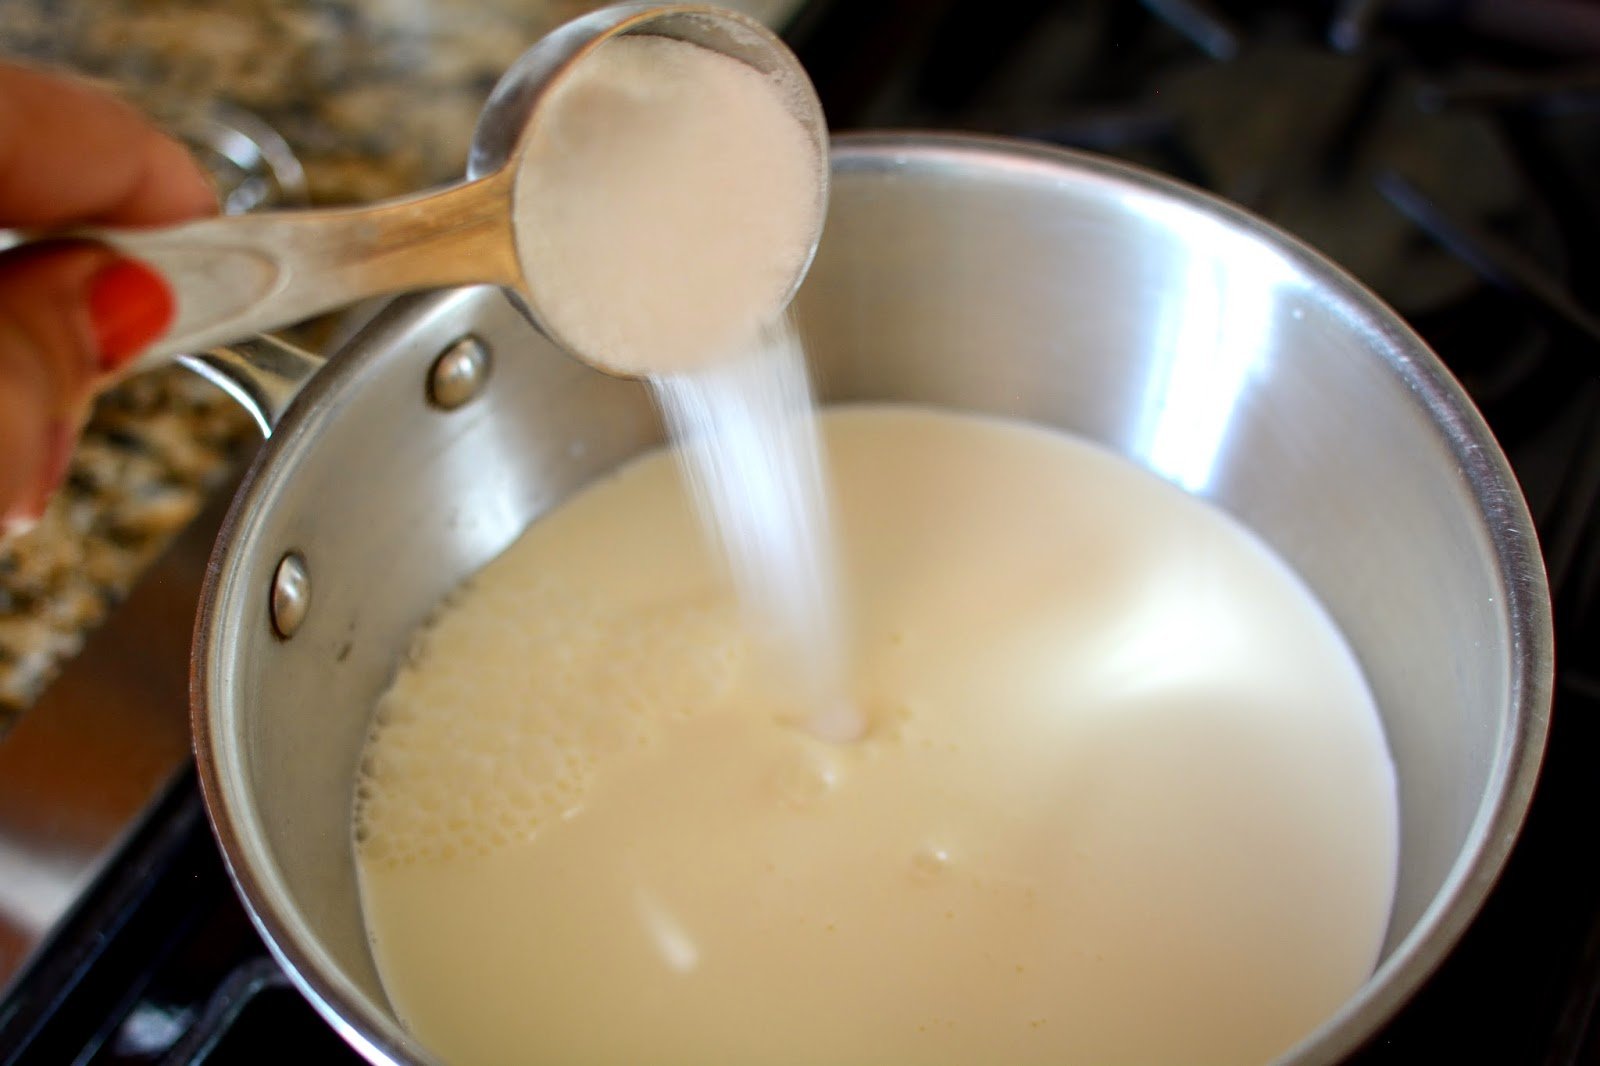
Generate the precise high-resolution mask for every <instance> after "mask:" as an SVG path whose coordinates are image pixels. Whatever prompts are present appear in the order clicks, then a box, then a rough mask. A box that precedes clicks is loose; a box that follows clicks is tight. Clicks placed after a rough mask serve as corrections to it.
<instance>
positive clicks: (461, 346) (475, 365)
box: [428, 337, 489, 411]
mask: <svg viewBox="0 0 1600 1066" xmlns="http://www.w3.org/2000/svg"><path fill="white" fill-rule="evenodd" d="M488 380H489V349H488V348H487V347H485V346H484V343H483V342H482V341H480V340H479V339H478V338H476V337H462V338H461V339H460V340H458V341H456V342H455V343H454V344H452V345H451V346H450V347H448V348H446V349H445V350H444V351H443V352H442V353H441V354H440V356H439V358H437V359H435V360H434V361H433V368H432V369H431V370H429V371H428V401H429V402H430V403H432V404H433V405H434V406H435V407H442V408H444V409H445V410H446V411H453V410H455V409H456V408H457V407H460V406H461V405H462V404H464V403H466V402H467V401H468V400H470V399H472V398H473V397H474V396H476V395H478V393H480V392H482V391H483V386H484V385H485V384H486V383H487V382H488Z"/></svg>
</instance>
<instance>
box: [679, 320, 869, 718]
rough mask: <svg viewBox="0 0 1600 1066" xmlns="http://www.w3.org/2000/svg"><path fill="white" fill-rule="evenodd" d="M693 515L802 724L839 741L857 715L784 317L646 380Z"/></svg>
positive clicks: (818, 480)
mask: <svg viewBox="0 0 1600 1066" xmlns="http://www.w3.org/2000/svg"><path fill="white" fill-rule="evenodd" d="M650 383H651V385H652V386H653V388H654V390H655V395H656V401H657V403H658V404H659V405H660V407H661V410H662V412H663V413H664V415H665V417H666V420H667V426H668V429H669V430H670V432H671V434H672V438H673V440H674V441H675V442H677V444H678V448H679V455H680V457H681V463H682V466H683V469H684V471H685V474H686V476H687V479H688V481H689V484H690V486H691V489H692V491H693V493H694V496H695V502H696V505H697V506H698V508H699V510H700V516H701V521H702V522H703V523H705V525H706V526H707V528H708V530H709V531H711V533H712V534H713V535H714V537H715V538H716V540H717V542H718V544H719V545H720V547H721V548H722V551H723V555H724V558H725V559H726V560H727V562H728V566H729V568H730V570H731V573H732V575H733V580H734V585H735V587H736V588H737V589H738V592H739V597H740V599H741V601H742V602H743V604H744V608H745V611H746V613H747V614H748V615H749V616H750V618H751V621H752V622H753V623H754V624H756V625H758V626H759V627H761V629H763V630H764V631H765V633H767V634H769V635H770V637H771V644H772V651H773V653H774V656H775V658H776V659H777V663H776V665H777V667H778V668H779V669H781V670H784V671H786V672H787V673H788V674H789V675H790V676H792V678H793V680H794V683H795V685H796V686H797V689H798V691H799V694H800V696H801V697H802V698H803V699H805V700H806V705H807V707H808V708H809V716H808V718H807V722H806V724H807V727H808V728H809V729H810V730H811V732H813V733H814V734H816V735H817V736H819V737H821V738H823V739H825V740H831V741H838V742H843V741H849V740H854V739H856V738H857V737H859V736H860V735H861V734H862V733H863V732H865V728H866V723H865V721H864V720H863V719H862V717H861V714H860V712H859V711H858V710H857V708H856V707H855V706H854V705H853V703H852V702H851V701H850V700H849V698H848V696H847V695H846V687H845V681H844V648H843V644H844V640H843V633H842V628H841V625H840V617H841V616H840V612H839V596H838V583H837V571H836V567H835V559H834V548H833V544H834V542H833V530H832V526H831V522H830V519H829V515H828V506H827V493H826V491H825V487H824V484H823V474H822V458H821V446H820V444H819V442H818V439H817V432H816V420H815V418H814V417H813V414H812V400H811V383H810V381H809V380H808V378H807V377H806V365H805V353H804V351H803V349H802V348H801V345H800V338H799V336H798V334H797V332H796V331H795V328H794V326H793V323H791V322H790V321H789V320H788V319H787V318H785V319H783V320H781V321H780V322H778V323H776V324H774V325H773V326H771V327H769V328H767V329H766V330H764V331H763V333H762V335H761V337H760V340H759V342H758V343H757V344H754V345H752V347H751V349H750V350H749V351H748V352H746V353H744V354H742V355H740V356H738V357H735V358H732V359H728V360H723V361H719V362H716V363H712V364H709V365H707V366H704V367H700V368H697V369H695V370H692V371H687V372H680V373H674V374H663V375H657V376H653V377H652V378H651V379H650Z"/></svg>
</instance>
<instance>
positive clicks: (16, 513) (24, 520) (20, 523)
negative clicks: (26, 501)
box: [0, 507, 43, 542]
mask: <svg viewBox="0 0 1600 1066" xmlns="http://www.w3.org/2000/svg"><path fill="white" fill-rule="evenodd" d="M42 517H43V515H42V514H38V513H35V512H34V511H30V510H24V509H23V508H21V507H18V508H16V509H14V510H11V511H8V512H6V516H5V517H4V518H0V542H4V541H6V540H9V539H11V538H12V537H20V536H23V535H25V534H27V533H29V532H31V531H32V530H33V527H34V526H36V525H38V524H39V519H40V518H42Z"/></svg>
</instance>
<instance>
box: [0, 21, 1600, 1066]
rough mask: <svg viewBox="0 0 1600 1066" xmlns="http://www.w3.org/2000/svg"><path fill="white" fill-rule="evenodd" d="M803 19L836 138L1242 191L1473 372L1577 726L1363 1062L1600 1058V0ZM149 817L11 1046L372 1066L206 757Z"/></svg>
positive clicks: (1472, 384)
mask: <svg viewBox="0 0 1600 1066" xmlns="http://www.w3.org/2000/svg"><path fill="white" fill-rule="evenodd" d="M789 38H790V40H791V42H792V43H793V44H794V46H795V48H796V50H797V51H798V52H799V54H800V56H801V58H802V59H803V60H804V61H805V63H806V65H807V67H808V69H809V70H810V71H811V73H812V76H813V78H814V79H815V81H816V83H817V86H818V90H819V92H820V94H821V96H822V98H823V102H824V105H825V107H826V108H827V110H828V113H829V115H830V117H831V120H832V122H833V125H834V127H835V128H836V129H851V128H864V127H873V128H881V127H921V128H947V129H966V130H980V131H987V132H993V133H1003V134H1012V135H1018V136H1025V137H1032V138H1036V139H1041V140H1045V141H1050V142H1054V143H1057V144H1062V145H1067V146H1071V147H1076V148H1084V149H1089V150H1093V151H1098V152H1103V153H1106V154H1109V155H1113V156H1117V157H1120V158H1123V159H1127V160H1130V161H1133V162H1136V163H1140V164H1142V165H1145V166H1149V167H1152V168H1155V169H1158V170H1161V171H1164V172H1167V173H1170V174H1173V175H1175V176H1177V177H1179V178H1182V179H1184V180H1186V181H1189V182H1191V183H1193V184H1196V185H1199V186H1202V187H1205V188H1208V189H1211V190H1213V191H1215V192H1218V193H1220V194H1221V195H1223V196H1226V197H1228V198H1230V199H1232V200H1235V201H1237V202H1239V203H1241V204H1244V205H1245V206H1246V207H1249V208H1250V209H1251V210H1253V211H1256V212H1257V213H1259V214H1261V215H1263V216H1265V217H1267V218H1269V219H1271V220H1273V221H1274V222H1277V223H1278V224H1280V225H1281V226H1283V227H1285V228H1286V229H1288V230H1290V231H1291V232H1294V233H1296V234H1298V235H1299V236H1301V237H1303V238H1304V239H1306V240H1307V241H1309V242H1310V243H1312V244H1314V245H1316V246H1317V247H1318V248H1320V249H1322V250H1323V251H1325V252H1326V253H1328V254H1329V255H1331V256H1332V257H1333V258H1335V259H1336V260H1338V261H1340V262H1341V263H1343V264H1344V265H1345V266H1346V267H1347V268H1348V269H1350V270H1351V271H1352V272H1353V273H1354V274H1356V275H1357V276H1358V277H1359V278H1360V279H1361V280H1362V281H1364V282H1365V283H1366V284H1367V285H1368V286H1370V287H1371V288H1373V289H1374V290H1375V291H1377V292H1378V293H1379V294H1380V295H1381V296H1382V297H1383V298H1384V299H1385V300H1387V301H1388V302H1389V303H1391V304H1392V305H1393V306H1394V307H1396V308H1397V309H1398V310H1399V311H1400V312H1401V313H1402V314H1403V315H1405V316H1406V318H1407V319H1408V320H1409V321H1410V322H1411V324H1412V325H1413V326H1414V327H1415V328H1416V329H1417V330H1418V332H1420V333H1421V334H1422V335H1423V336H1424V337H1425V338H1426V339H1427V340H1428V341H1429V343H1430V344H1431V345H1432V346H1433V348H1434V350H1435V351H1437V352H1438V353H1439V355H1440V356H1441V357H1442V358H1443V359H1444V361H1445V362H1446V363H1447V364H1448V365H1449V366H1450V367H1451V369H1452V370H1453V371H1454V372H1455V373H1456V375H1457V376H1458V377H1459V378H1460V379H1461V380H1462V381H1463V383H1464V384H1465V385H1466V386H1467V389H1468V391H1469V392H1470V393H1471V394H1472V396H1473V398H1474V399H1475V401H1476V402H1477V403H1478V405H1479V407H1480V408H1481V409H1482V411H1483V413H1484V415H1485V416H1486V418H1487V419H1488V421H1489V423H1490V425H1491V426H1492V428H1493V429H1494V431H1495V433H1496V435H1497V437H1498V438H1499V440H1500V442H1501V444H1502V446H1503V447H1504V448H1505V450H1506V452H1507V453H1508V455H1509V456H1510V458H1511V461H1512V465H1513V466H1514V468H1515V469H1516V472H1517V474H1518V477H1519V478H1520V480H1521V482H1522V485H1523V487H1524V490H1525V491H1526V493H1527V496H1528V499H1529V504H1530V507H1531V509H1532V511H1533V513H1534V516H1535V519H1536V521H1537V523H1538V527H1539V532H1540V537H1541V541H1542V544H1543V548H1544V552H1545V555H1546V560H1547V565H1548V568H1549V574H1550V582H1551V589H1552V594H1553V597H1554V603H1555V616H1556V625H1557V648H1558V652H1557V660H1558V679H1557V693H1556V705H1555V712H1554V716H1553V724H1552V729H1551V734H1550V739H1549V746H1548V752H1547V756H1546V760H1545V767H1544V771H1543V774H1542V777H1541V780H1540V784H1539V788H1538V791H1537V794H1536V796H1535V798H1534V801H1533V806H1532V809H1531V812H1530V814H1529V817H1528V820H1527V824H1526V827H1525V830H1524V832H1523V834H1522V837H1521V839H1520V842H1519V844H1518V846H1517V848H1516V850H1515V852H1514V853H1513V855H1512V857H1511V860H1510V862H1509V865H1508V866H1507V869H1506V871H1505V874H1504V876H1503V877H1502V878H1501V880H1500V883H1499V884H1498V886H1497V888H1496V890H1495V891H1494V893H1493V895H1492V896H1491V897H1490V899H1489V901H1488V903H1487V904H1486V906H1485V907H1484V909H1483V911H1482V914H1481V915H1480V917H1479V919H1478V920H1477V921H1476V922H1475V923H1474V924H1473V926H1472V927H1471V929H1470V930H1469V931H1468V933H1467V934H1466V936H1465V937H1464V939H1463V940H1462V942H1461V944H1460V946H1459V947H1458V948H1457V950H1456V951H1455V952H1454V953H1453V954H1452V956H1451V957H1450V959H1449V960H1448V961H1447V962H1446V964H1445V965H1444V966H1443V967H1442V968H1441V969H1440V971H1439V972H1438V973H1437V974H1436V975H1435V976H1434V977H1433V979H1432V980H1431V981H1429V983H1428V984H1427V985H1426V986H1425V987H1424V989H1423V990H1422V991H1421V993H1420V994H1419V995H1417V996H1416V998H1415V999H1414V1000H1413V1001H1412V1002H1411V1003H1410V1004H1409V1005H1408V1006H1407V1007H1406V1008H1405V1009H1404V1010H1402V1011H1401V1013H1400V1014H1399V1015H1398V1016H1397V1017H1396V1018H1395V1019H1394V1020H1393V1022H1392V1023H1391V1024H1390V1025H1389V1026H1388V1027H1387V1028H1386V1029H1385V1030H1384V1031H1383V1032H1382V1033H1381V1034H1380V1035H1379V1036H1378V1037H1377V1038H1376V1039H1375V1040H1374V1041H1373V1042H1372V1043H1371V1044H1370V1045H1369V1046H1368V1047H1367V1048H1365V1049H1364V1050H1363V1051H1362V1052H1361V1053H1360V1054H1358V1055H1357V1056H1356V1057H1355V1058H1354V1059H1353V1060H1351V1061H1352V1062H1353V1063H1356V1064H1360V1066H1375V1064H1381V1063H1402V1062H1403V1063H1412V1062H1417V1061H1425V1060H1440V1059H1442V1060H1445V1061H1462V1062H1466V1061H1471V1062H1494V1063H1537V1064H1546V1066H1567V1064H1578V1063H1595V1062H1600V1015H1597V1006H1600V864H1596V863H1593V862H1591V861H1587V857H1586V856H1584V854H1583V853H1584V852H1585V851H1586V850H1587V846H1588V844H1589V842H1590V841H1591V840H1592V839H1593V836H1594V832H1595V826H1596V825H1600V281H1597V280H1596V279H1600V269H1596V266H1597V264H1596V263H1595V262H1594V260H1595V259H1597V258H1600V4H1593V3H1589V2H1585V0H1389V2H1384V0H1346V2H1342V3H1316V2H1310V0H1277V2H1244V0H1239V2H1223V0H1214V2H1206V0H1075V2H1071V0H984V2H982V3H979V2H977V0H880V2H878V3H872V4H868V3H860V2H858V0H815V2H813V3H811V4H809V5H807V6H806V7H804V8H803V9H802V10H801V12H800V13H799V15H798V16H797V17H796V18H795V20H794V21H793V23H792V25H791V26H790V28H789ZM114 624H115V623H114ZM173 698H174V699H181V696H175V697H173ZM174 713H175V715H176V720H180V721H181V716H182V710H181V707H180V708H177V709H176V710H175V712H174ZM141 810H142V813H141V814H139V815H138V817H137V818H136V819H135V820H134V824H133V827H132V828H131V829H130V830H128V831H127V832H126V837H125V839H124V840H123V842H122V843H121V845H120V847H118V848H117V849H116V851H115V854H114V855H113V857H112V858H111V860H110V861H109V862H107V863H105V864H104V866H103V868H102V869H100V870H99V872H98V874H97V875H96V876H94V877H93V878H92V879H90V880H88V882H87V888H85V889H84V890H83V892H82V895H81V896H79V897H78V898H77V901H76V903H75V904H73V905H72V906H71V908H70V909H69V910H68V911H67V912H66V915H65V917H64V918H63V919H62V920H61V921H60V922H59V923H58V924H57V925H56V926H55V928H54V930H53V932H52V933H51V934H50V935H49V937H48V938H47V939H46V940H44V942H43V943H42V945H41V946H40V947H39V949H38V950H37V951H36V952H35V953H34V955H33V957H32V961H31V962H30V963H29V965H28V966H27V968H26V969H24V970H23V971H22V972H21V973H20V974H19V975H18V976H17V977H16V978H15V979H14V981H13V982H12V983H11V985H10V986H9V988H8V989H7V990H6V991H5V993H4V995H5V998H4V1000H3V1001H0V1062H5V1063H64V1062H74V1063H108V1064H109V1063H170V1064H186V1063H213V1064H224V1066H225V1064H234V1063H249V1062H256V1061H263V1062H264V1061H278V1060H280V1059H281V1058H283V1057H284V1056H285V1055H287V1054H295V1055H298V1056H301V1057H309V1058H310V1060H311V1061H316V1062H341V1061H349V1062H356V1061H359V1059H358V1058H357V1056H356V1055H355V1053H354V1052H352V1051H350V1050H349V1049H347V1048H346V1047H345V1046H344V1045H343V1044H342V1043H341V1042H340V1040H339V1038H338V1037H337V1036H336V1035H335V1034H334V1033H333V1031H332V1030H331V1029H329V1028H328V1027H327V1026H326V1025H325V1024H324V1023H322V1022H321V1021H320V1020H319V1019H318V1018H317V1016H316V1015H315V1014H314V1013H313V1012H312V1010H311V1008H310V1007H309V1006H308V1005H307V1004H306V1003H305V1002H304V1001H303V1000H301V999H300V997H299V996H298V995H297V994H296V993H295V992H294V990H293V989H292V988H291V987H290V986H289V983H288V981H287V979H286V978H285V977H284V975H283V973H282V972H281V971H280V970H279V969H278V968H277V967H276V965H275V964H274V963H273V962H272V961H271V959H270V957H269V956H268V955H267V953H266V950H265V948H264V947H263V946H262V944H261V943H260V941H259V940H258V939H257V938H256V936H255V934H254V933H253V931H252V929H251V927H250V925H249V922H248V920H247V919H246V918H245V916H244V913H243V911H242V909H241V907H240V905H239V904H238V902H237V901H236V899H235V897H234V895H233V892H232V890H231V887H230V885H229V883H228V880H227V877H226V874H225V872H224V870H223V868H222V864H221V860H220V858H219V856H218V853H217V850H216V847H215V845H214V844H213V843H212V840H211V837H210V835H209V832H208V830H207V827H206V823H205V817H204V813H203V810H202V808H201V805H200V801H199V798H198V794H197V791H196V787H195V784H194V780H193V776H192V774H191V773H189V772H187V771H186V770H181V769H180V770H179V771H178V772H177V774H176V776H174V777H173V778H172V779H171V780H170V781H169V782H168V783H167V784H166V785H165V787H164V788H163V789H161V790H160V791H159V794H158V796H157V798H156V799H155V800H154V802H153V803H151V804H150V805H148V806H147V807H142V808H141ZM1575 854H1576V855H1577V856H1578V858H1576V859H1574V858H1573V856H1574V855H1575ZM85 876H86V877H87V874H85Z"/></svg>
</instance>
